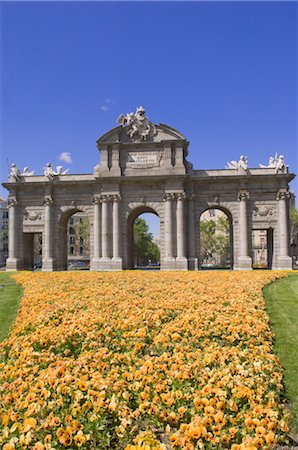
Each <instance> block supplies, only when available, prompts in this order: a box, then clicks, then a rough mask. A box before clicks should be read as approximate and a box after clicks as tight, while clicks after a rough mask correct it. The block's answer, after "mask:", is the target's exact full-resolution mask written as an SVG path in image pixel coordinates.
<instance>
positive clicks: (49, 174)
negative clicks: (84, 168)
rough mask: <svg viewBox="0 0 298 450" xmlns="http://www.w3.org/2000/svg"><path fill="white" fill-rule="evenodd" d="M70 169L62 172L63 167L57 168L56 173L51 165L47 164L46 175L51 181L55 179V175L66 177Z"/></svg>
mask: <svg viewBox="0 0 298 450" xmlns="http://www.w3.org/2000/svg"><path fill="white" fill-rule="evenodd" d="M68 171H69V169H66V170H62V166H57V167H56V171H55V170H54V169H53V167H52V164H51V163H47V165H46V167H44V172H43V173H44V175H45V176H46V177H48V179H49V180H52V179H53V176H54V175H66V174H67V173H68Z"/></svg>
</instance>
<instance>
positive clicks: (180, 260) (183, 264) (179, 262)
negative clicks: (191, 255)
mask: <svg viewBox="0 0 298 450" xmlns="http://www.w3.org/2000/svg"><path fill="white" fill-rule="evenodd" d="M187 269H188V261H187V258H185V256H177V258H176V270H187Z"/></svg>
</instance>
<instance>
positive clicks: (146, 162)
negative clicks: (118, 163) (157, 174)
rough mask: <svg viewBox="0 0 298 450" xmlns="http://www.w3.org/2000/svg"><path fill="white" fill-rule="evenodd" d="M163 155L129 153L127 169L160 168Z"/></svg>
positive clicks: (157, 153) (156, 153)
mask: <svg viewBox="0 0 298 450" xmlns="http://www.w3.org/2000/svg"><path fill="white" fill-rule="evenodd" d="M160 158H161V155H160V153H159V152H156V151H155V152H128V154H127V163H126V166H127V167H135V168H145V167H157V166H159V162H160Z"/></svg>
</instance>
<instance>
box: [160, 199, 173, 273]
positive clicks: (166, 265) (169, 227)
mask: <svg viewBox="0 0 298 450" xmlns="http://www.w3.org/2000/svg"><path fill="white" fill-rule="evenodd" d="M174 199H175V194H171V193H167V194H165V196H164V202H165V228H164V233H165V236H164V243H165V247H164V248H165V256H164V261H163V265H162V266H163V267H162V268H163V269H165V270H173V269H175V258H174V256H173V202H174Z"/></svg>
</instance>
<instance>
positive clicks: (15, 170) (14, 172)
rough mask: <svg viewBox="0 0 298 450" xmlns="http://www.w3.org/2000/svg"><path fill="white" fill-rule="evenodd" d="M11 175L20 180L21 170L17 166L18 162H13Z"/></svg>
mask: <svg viewBox="0 0 298 450" xmlns="http://www.w3.org/2000/svg"><path fill="white" fill-rule="evenodd" d="M9 176H10V177H12V178H14V179H15V180H16V181H20V176H21V171H20V169H19V168H18V167H17V165H16V163H12V165H11V167H10V173H9Z"/></svg>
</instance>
